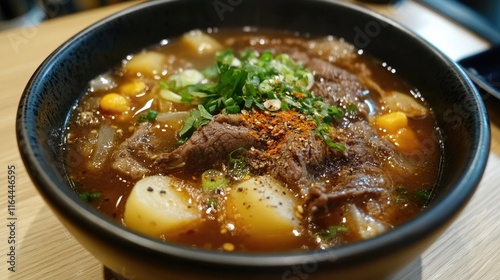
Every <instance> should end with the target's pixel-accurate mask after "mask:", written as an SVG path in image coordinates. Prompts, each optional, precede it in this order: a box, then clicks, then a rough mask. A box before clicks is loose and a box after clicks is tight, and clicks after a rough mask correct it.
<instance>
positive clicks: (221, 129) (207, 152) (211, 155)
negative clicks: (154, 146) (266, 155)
mask: <svg viewBox="0 0 500 280" xmlns="http://www.w3.org/2000/svg"><path fill="white" fill-rule="evenodd" d="M241 124H242V119H241V116H239V115H225V114H220V115H217V116H214V117H213V119H212V120H211V121H210V123H208V124H207V125H205V126H203V127H201V128H200V129H198V130H197V131H195V132H194V133H193V135H192V136H191V138H189V140H188V141H187V142H186V143H185V144H184V145H182V146H180V147H179V148H177V149H175V150H174V151H172V152H169V153H162V154H160V155H159V156H158V158H157V159H156V161H155V164H154V165H155V168H156V169H158V170H160V171H162V170H163V171H164V170H168V169H175V168H179V167H183V168H184V169H187V170H195V169H200V168H204V169H209V168H214V167H217V166H219V165H220V164H222V163H225V162H227V161H228V156H229V154H230V153H231V152H232V151H234V150H236V149H238V148H241V147H242V148H246V149H250V148H251V147H260V146H261V144H260V143H259V140H258V138H257V137H256V135H255V134H254V133H252V131H250V130H249V129H248V128H246V127H244V126H242V125H241Z"/></svg>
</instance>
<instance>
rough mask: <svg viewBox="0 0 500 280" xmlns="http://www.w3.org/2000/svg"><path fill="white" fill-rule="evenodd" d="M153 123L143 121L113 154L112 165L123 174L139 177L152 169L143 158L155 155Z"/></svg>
mask: <svg viewBox="0 0 500 280" xmlns="http://www.w3.org/2000/svg"><path fill="white" fill-rule="evenodd" d="M150 129H151V123H149V122H145V123H141V124H139V125H138V126H137V127H136V130H135V131H134V133H133V134H132V136H130V137H129V138H127V139H126V140H125V141H123V142H122V143H121V144H120V146H118V148H117V149H116V150H115V151H114V153H113V155H112V160H113V162H112V163H111V167H112V168H113V169H115V170H117V171H119V172H120V173H122V174H125V175H128V176H130V177H132V178H134V179H139V178H141V177H143V176H144V175H146V174H147V173H148V172H149V171H150V170H149V168H148V167H146V165H145V164H144V161H143V160H141V158H142V159H143V158H148V157H152V156H153V149H154V144H153V143H151V132H150Z"/></svg>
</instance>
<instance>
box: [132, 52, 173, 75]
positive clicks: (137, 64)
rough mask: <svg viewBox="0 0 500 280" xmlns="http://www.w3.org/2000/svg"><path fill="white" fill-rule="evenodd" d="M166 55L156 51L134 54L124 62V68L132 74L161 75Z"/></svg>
mask: <svg viewBox="0 0 500 280" xmlns="http://www.w3.org/2000/svg"><path fill="white" fill-rule="evenodd" d="M166 61H167V57H166V56H165V55H163V54H161V53H158V52H152V51H151V52H145V53H140V54H137V55H134V56H133V57H132V58H131V59H130V60H129V61H128V62H127V63H126V64H125V70H126V71H127V72H128V73H130V74H132V75H137V74H142V75H146V76H154V75H161V72H162V70H163V67H164V64H165V62H166Z"/></svg>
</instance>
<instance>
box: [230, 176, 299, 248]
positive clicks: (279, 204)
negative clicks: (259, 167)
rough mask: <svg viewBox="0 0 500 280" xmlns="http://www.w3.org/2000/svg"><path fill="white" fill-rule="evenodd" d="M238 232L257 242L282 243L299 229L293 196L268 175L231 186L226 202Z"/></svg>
mask: <svg viewBox="0 0 500 280" xmlns="http://www.w3.org/2000/svg"><path fill="white" fill-rule="evenodd" d="M226 203H227V204H226V211H227V214H228V218H229V219H231V220H234V222H235V226H236V228H237V230H240V231H242V232H244V233H246V234H248V235H249V238H251V239H254V240H256V241H258V242H272V243H275V242H280V243H281V242H285V241H286V240H287V239H288V240H289V239H290V237H293V230H294V229H297V228H298V227H299V220H298V219H297V218H296V217H295V209H296V205H297V202H296V200H295V197H294V196H293V195H292V193H291V192H290V191H289V190H288V189H286V188H285V187H284V186H283V185H282V184H281V183H280V182H279V181H277V180H275V179H273V178H272V177H269V176H260V177H253V178H251V179H249V180H247V181H244V182H242V183H239V184H238V185H236V186H234V187H232V189H231V191H230V193H229V194H228V198H227V202H226Z"/></svg>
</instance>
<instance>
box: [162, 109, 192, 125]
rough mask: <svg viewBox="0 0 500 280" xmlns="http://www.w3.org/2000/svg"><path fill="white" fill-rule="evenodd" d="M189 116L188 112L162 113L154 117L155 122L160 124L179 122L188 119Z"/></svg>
mask: <svg viewBox="0 0 500 280" xmlns="http://www.w3.org/2000/svg"><path fill="white" fill-rule="evenodd" d="M189 114H190V113H189V112H188V111H179V112H162V113H158V116H156V121H157V122H161V123H166V122H180V121H184V120H185V119H186V118H187V117H189Z"/></svg>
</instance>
